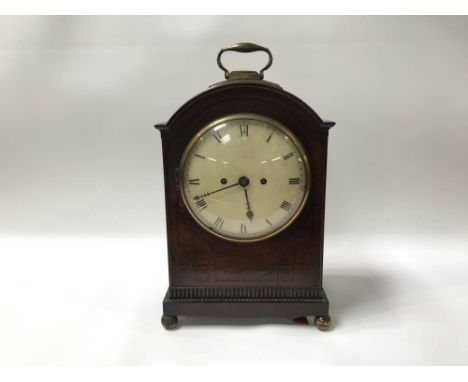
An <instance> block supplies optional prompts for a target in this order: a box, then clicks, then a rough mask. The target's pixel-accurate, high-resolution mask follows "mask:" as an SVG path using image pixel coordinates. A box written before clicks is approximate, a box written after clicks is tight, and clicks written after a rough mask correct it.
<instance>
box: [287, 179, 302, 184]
mask: <svg viewBox="0 0 468 382" xmlns="http://www.w3.org/2000/svg"><path fill="white" fill-rule="evenodd" d="M300 182H301V180H300V179H299V178H289V184H299V183H300Z"/></svg>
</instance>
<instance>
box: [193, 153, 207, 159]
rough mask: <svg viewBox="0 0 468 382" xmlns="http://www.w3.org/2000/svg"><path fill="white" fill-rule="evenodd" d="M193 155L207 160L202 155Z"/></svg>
mask: <svg viewBox="0 0 468 382" xmlns="http://www.w3.org/2000/svg"><path fill="white" fill-rule="evenodd" d="M193 155H194V156H196V157H199V158H201V159H206V157H204V156H203V155H200V154H193Z"/></svg>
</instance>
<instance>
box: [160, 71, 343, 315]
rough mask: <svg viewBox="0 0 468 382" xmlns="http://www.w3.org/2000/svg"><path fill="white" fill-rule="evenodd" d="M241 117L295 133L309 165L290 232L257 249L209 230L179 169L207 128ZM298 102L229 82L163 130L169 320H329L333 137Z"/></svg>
mask: <svg viewBox="0 0 468 382" xmlns="http://www.w3.org/2000/svg"><path fill="white" fill-rule="evenodd" d="M237 113H254V114H261V115H264V116H266V117H269V118H272V119H274V120H276V121H278V122H280V123H281V124H283V125H285V126H286V127H287V128H289V129H290V130H291V131H292V132H293V133H294V134H295V135H296V137H297V138H298V139H299V140H300V142H301V143H302V145H303V147H304V149H305V150H306V154H307V156H308V158H309V161H310V183H311V184H310V186H311V187H310V194H309V198H308V200H307V203H306V205H305V207H304V209H303V211H302V212H301V214H300V216H299V217H298V218H297V219H296V220H295V221H294V222H293V223H292V224H291V225H290V226H289V227H288V228H287V229H286V230H284V231H283V232H281V233H279V234H278V235H276V236H274V237H272V238H269V239H266V240H264V241H259V242H254V243H235V242H230V241H226V240H223V239H220V238H218V237H215V236H213V235H211V234H210V233H208V232H207V231H206V230H204V229H202V228H201V227H200V226H199V225H198V224H197V223H196V222H195V221H194V220H193V218H192V217H191V216H190V213H189V212H188V211H187V210H186V208H185V206H184V204H183V201H182V199H181V194H180V189H179V184H178V171H179V169H178V166H179V162H180V159H181V156H182V153H183V151H184V149H185V147H186V145H187V143H188V142H189V141H190V139H191V138H192V137H193V136H194V135H195V134H196V133H197V132H198V131H199V130H200V129H201V128H202V127H204V126H206V125H207V124H209V123H210V122H212V121H214V120H216V119H219V118H221V117H224V116H227V115H230V114H237ZM334 124H335V123H334V122H330V121H325V120H322V119H321V118H320V117H319V116H318V115H317V114H316V113H315V112H314V111H313V110H312V109H311V108H310V107H309V106H307V105H306V104H305V103H304V102H302V101H301V100H300V99H299V98H297V97H295V96H294V95H292V94H290V93H288V92H286V91H284V90H283V89H281V88H280V87H279V86H278V85H276V84H273V83H271V82H267V81H264V80H260V79H254V80H227V81H224V82H222V83H219V84H216V85H214V86H212V87H211V88H210V89H208V90H207V91H205V92H203V93H201V94H199V95H198V96H196V97H194V98H192V99H191V100H189V101H188V102H187V103H185V104H184V105H183V106H182V107H181V108H180V109H179V110H178V111H177V112H176V113H175V114H174V115H173V116H172V117H171V119H170V120H169V122H168V123H166V124H158V125H156V126H155V127H156V128H157V129H158V130H159V131H160V132H161V137H162V148H163V163H164V181H165V193H166V224H167V246H168V261H169V288H168V291H167V294H166V296H165V299H164V302H163V310H164V315H167V316H178V315H183V316H191V315H209V316H244V317H245V316H282V317H290V318H295V317H300V316H318V315H321V316H326V315H328V299H327V297H326V295H325V292H324V290H323V287H322V270H323V263H322V259H323V236H324V216H325V183H326V165H327V140H328V131H329V129H330V128H331V127H332V126H333V125H334Z"/></svg>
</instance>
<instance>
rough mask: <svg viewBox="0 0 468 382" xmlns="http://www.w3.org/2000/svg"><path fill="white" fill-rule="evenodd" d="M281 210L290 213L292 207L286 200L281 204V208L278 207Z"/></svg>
mask: <svg viewBox="0 0 468 382" xmlns="http://www.w3.org/2000/svg"><path fill="white" fill-rule="evenodd" d="M280 207H281V208H282V209H283V210H285V211H288V212H289V211H290V210H291V207H292V205H291V204H290V203H288V202H287V201H286V200H284V201H283V203H281V206H280Z"/></svg>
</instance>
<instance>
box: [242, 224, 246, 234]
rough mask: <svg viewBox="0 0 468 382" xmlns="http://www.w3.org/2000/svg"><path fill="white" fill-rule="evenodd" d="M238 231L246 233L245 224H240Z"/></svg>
mask: <svg viewBox="0 0 468 382" xmlns="http://www.w3.org/2000/svg"><path fill="white" fill-rule="evenodd" d="M240 233H247V227H246V226H245V224H241V226H240Z"/></svg>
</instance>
